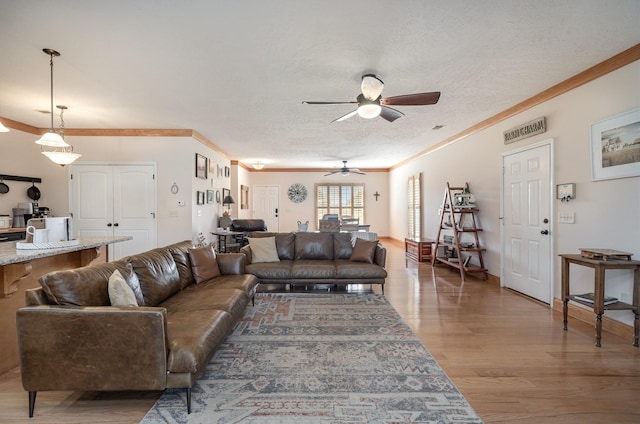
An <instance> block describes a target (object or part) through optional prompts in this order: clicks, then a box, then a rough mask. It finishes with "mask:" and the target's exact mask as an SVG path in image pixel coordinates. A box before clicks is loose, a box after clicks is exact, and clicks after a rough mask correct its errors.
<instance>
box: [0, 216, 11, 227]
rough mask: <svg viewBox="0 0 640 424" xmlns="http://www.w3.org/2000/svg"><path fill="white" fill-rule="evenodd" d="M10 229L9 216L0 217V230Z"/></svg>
mask: <svg viewBox="0 0 640 424" xmlns="http://www.w3.org/2000/svg"><path fill="white" fill-rule="evenodd" d="M3 228H11V218H9V215H0V229H3Z"/></svg>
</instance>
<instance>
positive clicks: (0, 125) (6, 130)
mask: <svg viewBox="0 0 640 424" xmlns="http://www.w3.org/2000/svg"><path fill="white" fill-rule="evenodd" d="M0 132H9V128H7V127H5V126H4V124H3V123H2V121H0Z"/></svg>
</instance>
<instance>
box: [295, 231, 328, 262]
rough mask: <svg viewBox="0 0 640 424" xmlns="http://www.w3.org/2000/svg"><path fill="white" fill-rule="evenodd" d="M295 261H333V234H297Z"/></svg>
mask: <svg viewBox="0 0 640 424" xmlns="http://www.w3.org/2000/svg"><path fill="white" fill-rule="evenodd" d="M296 259H333V234H331V233H297V234H296Z"/></svg>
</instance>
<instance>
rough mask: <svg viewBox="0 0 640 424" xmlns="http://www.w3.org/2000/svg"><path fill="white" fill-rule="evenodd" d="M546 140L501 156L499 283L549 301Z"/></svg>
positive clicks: (548, 150) (548, 157) (548, 161)
mask: <svg viewBox="0 0 640 424" xmlns="http://www.w3.org/2000/svg"><path fill="white" fill-rule="evenodd" d="M551 147H552V146H551V143H549V142H547V143H546V144H543V145H540V146H537V147H532V148H529V149H526V150H521V151H518V152H514V153H508V152H507V153H506V154H505V155H504V156H503V158H502V160H503V162H502V164H503V185H502V191H503V193H502V208H503V215H502V216H503V230H502V231H503V237H502V270H503V271H502V274H503V275H502V276H501V280H502V285H503V286H505V287H508V288H511V289H513V290H517V291H519V292H521V293H524V294H526V295H527V296H531V297H533V298H535V299H538V300H540V301H542V302H545V303H549V304H550V303H551V300H552V298H551V296H552V292H553V291H552V281H553V279H552V275H553V273H552V269H551V266H552V263H553V261H552V258H551V255H552V251H551V235H552V233H551V227H552V226H551V195H552V192H553V191H552V190H551V175H550V172H551Z"/></svg>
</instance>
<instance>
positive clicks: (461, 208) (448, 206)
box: [433, 183, 487, 281]
mask: <svg viewBox="0 0 640 424" xmlns="http://www.w3.org/2000/svg"><path fill="white" fill-rule="evenodd" d="M470 200H473V198H472V195H471V194H470V193H469V184H465V185H464V187H452V186H451V185H449V183H447V186H446V188H445V191H444V198H443V200H442V206H441V207H440V227H439V228H438V236H437V237H436V243H435V250H434V252H433V263H434V265H435V264H438V263H442V264H445V265H448V266H450V267H453V268H457V269H458V270H460V278H461V279H462V281H464V280H465V275H466V273H480V274H482V279H483V280H486V278H487V269H486V267H485V265H484V259H483V257H482V252H485V251H486V250H487V249H485V248H483V247H481V246H480V238H479V237H478V233H480V232H482V228H479V227H478V223H477V219H476V214H477V213H478V212H480V209H478V208H477V207H476V206H475V204H474V203H473V202H472V201H470Z"/></svg>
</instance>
